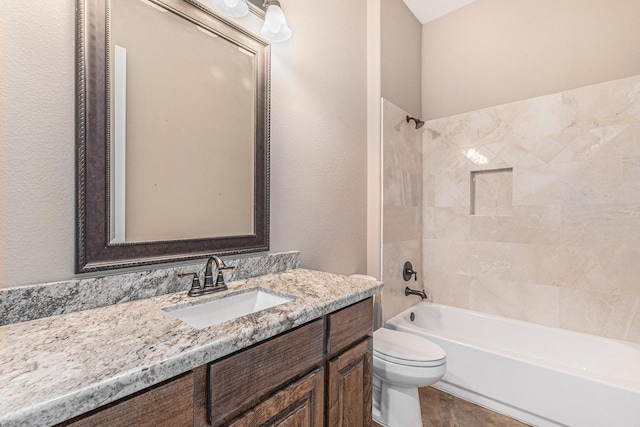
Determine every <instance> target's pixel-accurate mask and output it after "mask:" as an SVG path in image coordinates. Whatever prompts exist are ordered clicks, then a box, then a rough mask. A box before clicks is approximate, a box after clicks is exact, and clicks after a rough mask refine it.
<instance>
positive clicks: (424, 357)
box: [373, 328, 447, 366]
mask: <svg viewBox="0 0 640 427" xmlns="http://www.w3.org/2000/svg"><path fill="white" fill-rule="evenodd" d="M373 354H374V356H377V357H379V358H380V359H383V360H386V361H388V362H392V363H397V364H399V365H408V366H439V365H442V364H443V363H444V362H445V357H446V355H447V354H446V353H445V351H444V350H443V349H442V348H440V346H438V345H437V344H435V343H432V342H431V341H429V340H427V339H425V338H422V337H419V336H417V335H414V334H409V333H407V332H402V331H395V330H391V329H386V328H380V329H378V330H377V331H375V332H374V333H373Z"/></svg>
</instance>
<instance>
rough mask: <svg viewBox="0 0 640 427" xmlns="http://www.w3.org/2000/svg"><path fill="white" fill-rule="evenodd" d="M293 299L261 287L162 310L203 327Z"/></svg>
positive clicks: (200, 327) (193, 324) (199, 327)
mask: <svg viewBox="0 0 640 427" xmlns="http://www.w3.org/2000/svg"><path fill="white" fill-rule="evenodd" d="M289 301H293V298H289V297H284V296H281V295H276V294H272V293H270V292H267V291H265V290H263V289H259V288H256V289H254V290H251V291H249V292H244V293H241V294H235V295H230V296H228V297H223V298H218V299H215V300H212V301H209V302H205V303H201V304H195V305H189V306H187V307H181V306H178V307H177V308H176V307H169V308H165V309H164V311H166V312H167V313H169V314H170V315H172V316H174V317H177V318H178V319H180V320H182V321H183V322H186V323H188V324H189V325H191V326H193V327H194V328H196V329H204V328H206V327H208V326H213V325H217V324H218V323H222V322H226V321H227V320H231V319H236V318H238V317H242V316H246V315H247V314H251V313H257V312H258V311H262V310H266V309H267V308H271V307H275V306H276V305H280V304H284V303H285V302H289Z"/></svg>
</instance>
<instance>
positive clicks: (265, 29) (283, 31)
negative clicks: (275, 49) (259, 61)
mask: <svg viewBox="0 0 640 427" xmlns="http://www.w3.org/2000/svg"><path fill="white" fill-rule="evenodd" d="M260 34H262V37H264V38H265V39H267V40H269V41H270V42H283V41H285V40H289V37H291V29H290V28H289V26H288V25H287V20H286V19H285V18H284V12H283V11H282V9H281V8H280V7H279V6H277V5H275V4H272V5H269V7H268V8H267V13H266V14H265V17H264V25H263V26H262V29H261V30H260Z"/></svg>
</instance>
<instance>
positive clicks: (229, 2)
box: [213, 0, 249, 18]
mask: <svg viewBox="0 0 640 427" xmlns="http://www.w3.org/2000/svg"><path fill="white" fill-rule="evenodd" d="M213 8H214V9H215V10H217V11H218V12H220V13H223V14H225V15H227V16H231V17H233V18H240V17H242V16H245V15H246V14H247V13H249V6H248V5H247V1H246V0H213Z"/></svg>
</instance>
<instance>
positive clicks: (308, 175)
mask: <svg viewBox="0 0 640 427" xmlns="http://www.w3.org/2000/svg"><path fill="white" fill-rule="evenodd" d="M9 4H10V7H9ZM282 6H283V9H284V11H285V13H286V15H287V19H288V21H289V25H290V26H291V28H292V30H293V32H294V35H293V37H292V38H291V40H290V41H288V42H286V43H283V44H279V45H274V48H273V52H272V102H271V248H272V250H273V251H282V250H293V249H298V250H300V251H301V252H302V253H301V256H302V266H303V267H307V268H314V269H320V270H326V271H332V272H338V273H346V274H349V273H355V272H363V271H365V270H366V240H367V236H366V218H367V216H366V215H367V214H366V209H367V207H366V191H367V190H366V179H367V175H366V162H367V158H366V153H367V150H366V146H367V145H366V132H367V129H366V124H367V122H366V120H367V118H366V111H367V110H366V96H367V93H366V90H367V89H366V81H365V79H364V76H365V75H366V72H367V70H366V50H367V45H366V1H365V0H357V1H350V2H342V1H338V0H330V1H329V3H328V4H327V7H323V8H313V10H311V9H309V7H308V5H306V4H305V3H304V2H296V1H286V2H284V1H283V4H282ZM74 9H75V2H74V1H72V0H64V1H57V2H46V3H42V2H36V1H33V0H28V1H24V2H17V1H13V0H1V5H0V10H2V13H0V46H1V48H0V55H1V61H2V62H1V63H2V67H1V68H2V77H1V78H2V80H1V81H0V99H1V100H2V101H1V104H0V108H1V109H2V110H1V116H0V121H1V122H0V132H1V142H2V145H1V146H0V173H1V174H2V175H0V179H1V181H0V206H1V207H2V209H3V210H2V212H1V216H0V231H1V233H2V234H1V235H0V286H5V287H7V286H17V285H22V284H30V283H36V282H44V281H52V280H61V279H68V278H71V277H73V276H74V274H73V265H74V248H75V243H74V242H75V237H74V218H75V201H74V197H75V181H74V175H75V173H74V170H75V169H74V168H75V166H74V164H75V160H74V108H75V107H74V63H75V61H74V45H75V41H74V37H75V32H74V25H75V24H74V22H75V16H74ZM336 9H339V10H340V11H341V13H340V14H338V15H336V14H334V13H332V11H333V10H336ZM243 19H246V20H247V26H249V27H251V26H253V27H254V28H255V27H256V25H257V24H256V23H255V22H254V21H253V20H254V17H252V16H250V17H248V18H243ZM327 26H329V28H327Z"/></svg>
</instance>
